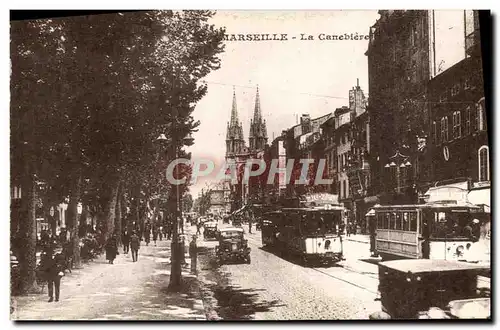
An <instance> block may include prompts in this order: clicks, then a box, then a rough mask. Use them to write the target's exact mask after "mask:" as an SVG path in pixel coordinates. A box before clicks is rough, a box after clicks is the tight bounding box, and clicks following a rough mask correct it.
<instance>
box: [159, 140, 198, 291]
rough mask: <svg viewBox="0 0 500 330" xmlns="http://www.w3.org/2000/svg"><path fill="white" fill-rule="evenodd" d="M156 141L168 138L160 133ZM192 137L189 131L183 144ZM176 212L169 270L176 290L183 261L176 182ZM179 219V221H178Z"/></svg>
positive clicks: (178, 192)
mask: <svg viewBox="0 0 500 330" xmlns="http://www.w3.org/2000/svg"><path fill="white" fill-rule="evenodd" d="M156 141H157V142H159V143H162V144H165V143H166V142H168V141H169V139H168V138H167V137H166V136H165V134H163V133H162V134H160V136H158V138H156ZM193 141H194V138H193V137H192V135H191V133H189V134H188V135H187V136H186V137H185V138H183V140H182V142H183V144H185V145H192V144H193ZM181 147H182V146H181V145H179V144H176V145H175V158H176V159H177V158H179V151H180V149H181ZM176 177H177V179H179V165H177V166H176ZM175 188H176V201H175V203H176V214H175V216H174V217H173V233H172V243H171V251H172V252H171V270H170V284H169V287H170V289H173V290H178V289H179V288H180V284H181V278H182V277H181V276H182V268H181V266H182V264H183V263H185V260H184V246H183V245H184V241H183V240H180V239H179V224H181V225H182V231H184V224H183V221H182V214H181V206H180V205H181V202H180V189H179V184H176V186H175ZM179 219H180V221H179Z"/></svg>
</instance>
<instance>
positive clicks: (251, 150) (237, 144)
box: [226, 86, 267, 159]
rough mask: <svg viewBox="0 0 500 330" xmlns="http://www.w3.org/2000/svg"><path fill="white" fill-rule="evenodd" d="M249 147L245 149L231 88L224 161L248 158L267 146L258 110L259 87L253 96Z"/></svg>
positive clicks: (263, 121)
mask: <svg viewBox="0 0 500 330" xmlns="http://www.w3.org/2000/svg"><path fill="white" fill-rule="evenodd" d="M248 142H249V147H248V148H247V147H246V144H245V138H244V136H243V125H242V123H241V122H240V121H239V119H238V108H237V106H236V91H235V90H234V87H233V106H232V109H231V120H230V121H229V122H228V123H227V133H226V159H228V158H233V159H234V158H239V157H241V156H243V157H244V156H246V155H247V156H250V154H255V153H257V152H258V151H262V150H264V148H265V146H266V144H267V128H266V121H265V120H263V119H262V111H261V109H260V97H259V86H257V94H256V96H255V108H254V112H253V119H250V132H249V135H248Z"/></svg>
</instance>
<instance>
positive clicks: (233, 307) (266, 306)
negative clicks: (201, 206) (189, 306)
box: [199, 248, 286, 320]
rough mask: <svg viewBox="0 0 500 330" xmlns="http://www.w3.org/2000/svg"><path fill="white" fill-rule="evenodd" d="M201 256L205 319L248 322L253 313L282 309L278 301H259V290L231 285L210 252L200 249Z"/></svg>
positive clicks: (228, 277) (227, 275)
mask: <svg viewBox="0 0 500 330" xmlns="http://www.w3.org/2000/svg"><path fill="white" fill-rule="evenodd" d="M200 250H201V251H200V252H199V253H200V254H202V255H203V258H202V262H201V264H202V265H203V267H202V268H201V269H202V271H203V278H204V280H205V281H204V282H205V283H203V292H204V293H205V294H204V295H205V297H204V300H205V304H206V309H207V310H208V314H211V315H213V314H215V315H213V316H211V317H209V319H222V320H250V319H253V317H254V315H255V314H256V313H261V312H267V311H269V310H271V309H272V308H275V307H284V306H286V305H284V304H280V301H279V300H271V301H266V300H261V299H260V296H259V292H264V291H266V290H265V289H261V288H249V289H242V288H240V287H237V286H234V285H232V283H231V276H232V275H231V273H230V272H227V271H224V270H223V268H221V267H219V265H217V263H216V262H215V255H214V249H210V248H205V249H203V248H202V249H200Z"/></svg>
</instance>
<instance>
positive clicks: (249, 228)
mask: <svg viewBox="0 0 500 330" xmlns="http://www.w3.org/2000/svg"><path fill="white" fill-rule="evenodd" d="M248 233H249V234H251V233H252V219H250V218H249V219H248Z"/></svg>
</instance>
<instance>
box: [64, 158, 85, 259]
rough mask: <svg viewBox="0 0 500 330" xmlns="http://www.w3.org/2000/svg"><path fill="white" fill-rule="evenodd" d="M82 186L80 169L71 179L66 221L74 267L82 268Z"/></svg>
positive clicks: (76, 170)
mask: <svg viewBox="0 0 500 330" xmlns="http://www.w3.org/2000/svg"><path fill="white" fill-rule="evenodd" d="M81 186H82V172H81V169H80V168H79V167H78V168H76V169H75V170H74V172H73V176H72V177H71V190H70V196H69V204H68V218H67V219H66V223H67V227H68V231H69V233H70V244H71V245H70V246H71V249H70V251H71V253H72V256H73V267H75V268H79V267H80V246H79V243H80V240H79V238H78V228H79V226H78V203H79V202H80V196H81Z"/></svg>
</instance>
